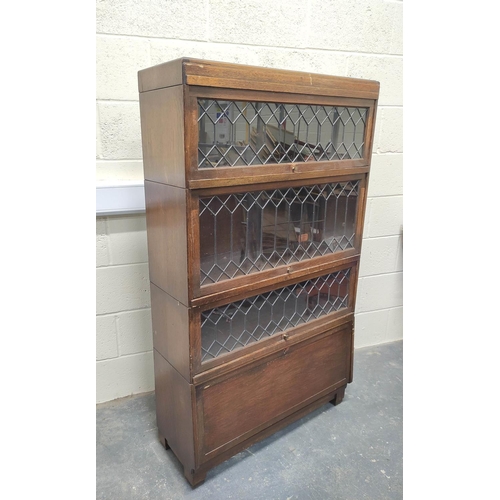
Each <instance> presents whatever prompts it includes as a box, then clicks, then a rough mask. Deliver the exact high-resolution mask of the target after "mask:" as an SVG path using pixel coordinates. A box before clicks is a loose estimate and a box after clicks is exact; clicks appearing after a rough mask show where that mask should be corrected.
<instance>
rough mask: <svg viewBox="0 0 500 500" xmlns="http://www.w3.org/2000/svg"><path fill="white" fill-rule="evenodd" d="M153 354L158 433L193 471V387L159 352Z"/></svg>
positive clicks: (186, 466) (154, 351)
mask: <svg viewBox="0 0 500 500" xmlns="http://www.w3.org/2000/svg"><path fill="white" fill-rule="evenodd" d="M153 354H154V366H155V396H156V397H155V399H156V420H157V424H158V432H159V434H160V436H162V437H163V438H164V439H165V440H166V442H167V443H168V446H169V447H170V448H171V449H172V451H173V452H174V453H175V455H176V456H177V458H178V459H179V460H180V461H181V463H182V464H183V465H184V468H185V469H189V470H190V469H192V468H195V452H194V423H193V412H192V400H193V394H192V392H193V386H192V385H190V384H189V383H188V382H187V381H186V380H185V379H184V378H183V377H182V375H181V374H180V373H179V372H177V370H176V369H175V368H173V367H172V365H171V364H170V363H169V362H168V361H167V360H166V359H165V358H164V357H163V356H162V355H161V354H159V353H158V351H156V350H153ZM164 446H165V444H164Z"/></svg>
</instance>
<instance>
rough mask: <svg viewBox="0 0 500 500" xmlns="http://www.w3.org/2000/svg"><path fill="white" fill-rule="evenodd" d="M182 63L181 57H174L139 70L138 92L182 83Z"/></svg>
mask: <svg viewBox="0 0 500 500" xmlns="http://www.w3.org/2000/svg"><path fill="white" fill-rule="evenodd" d="M182 65H183V59H175V60H173V61H168V62H164V63H162V64H157V65H156V66H152V67H151V68H146V69H142V70H140V71H139V72H138V73H137V76H138V81H139V92H147V91H149V90H155V89H161V88H163V87H172V86H173V85H180V84H182Z"/></svg>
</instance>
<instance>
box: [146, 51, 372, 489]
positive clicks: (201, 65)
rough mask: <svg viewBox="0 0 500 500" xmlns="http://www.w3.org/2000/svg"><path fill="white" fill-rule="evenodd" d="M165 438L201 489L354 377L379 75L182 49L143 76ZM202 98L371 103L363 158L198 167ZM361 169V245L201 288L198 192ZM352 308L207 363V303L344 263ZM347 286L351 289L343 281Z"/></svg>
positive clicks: (297, 181)
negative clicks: (205, 56)
mask: <svg viewBox="0 0 500 500" xmlns="http://www.w3.org/2000/svg"><path fill="white" fill-rule="evenodd" d="M138 78H139V91H140V96H139V100H140V111H141V132H142V145H143V159H144V176H145V194H146V220H147V230H148V252H149V268H150V281H151V312H152V320H153V346H154V362H155V391H156V404H157V424H158V433H159V440H160V442H161V443H162V445H163V446H164V447H165V448H170V449H172V451H173V452H174V453H175V455H176V456H177V458H178V459H179V460H180V462H181V463H182V465H183V467H184V475H185V477H186V478H187V480H188V481H189V482H190V484H191V485H192V486H196V485H198V484H201V483H202V482H203V480H204V479H205V475H206V473H207V471H208V470H209V469H210V468H212V467H214V466H215V465H217V464H218V463H220V462H222V461H224V460H226V459H227V458H229V457H230V456H232V455H234V454H235V453H238V452H239V451H241V450H242V449H244V448H246V447H248V446H250V445H251V444H253V443H254V442H257V441H259V440H260V439H263V438H265V437H267V436H269V435H271V434H272V433H273V432H275V431H276V430H278V429H280V428H282V427H284V426H285V425H288V424H289V423H290V422H293V421H295V420H297V419H299V418H301V417H302V416H304V415H306V414H307V413H309V412H310V411H312V410H314V409H316V408H317V407H319V406H321V405H323V404H326V403H328V402H331V403H332V404H333V405H337V404H339V403H340V402H341V401H342V398H343V396H344V392H345V389H346V386H347V384H348V383H349V382H351V381H352V379H353V361H354V328H353V325H354V311H355V305H356V293H357V281H358V273H359V259H360V254H361V245H362V233H363V224H364V218H365V211H366V203H367V189H368V175H369V171H370V161H371V155H372V151H373V137H374V127H375V118H376V109H377V99H378V93H379V83H378V82H374V81H368V80H360V79H352V78H345V77H332V76H328V75H316V74H311V73H299V72H294V71H288V70H274V69H269V68H257V67H252V66H243V65H234V64H229V63H217V62H213V61H202V60H197V59H191V58H182V59H177V60H175V61H170V62H168V63H164V64H160V65H158V66H154V67H152V68H148V69H145V70H142V71H140V72H139V74H138ZM198 98H209V99H210V98H211V99H225V100H240V101H252V102H253V101H258V102H279V103H296V104H320V105H328V106H332V105H334V106H351V107H364V108H367V109H368V113H367V120H366V125H365V138H364V153H363V158H360V159H355V160H335V161H319V162H318V161H314V162H313V161H310V162H306V163H300V162H296V163H288V164H269V165H260V166H259V165H257V166H246V167H245V166H243V167H220V168H211V169H198V101H197V99H198ZM348 180H358V181H359V182H360V190H359V194H358V210H357V214H356V222H355V238H354V248H352V249H349V250H344V251H340V252H338V253H334V254H329V255H325V256H322V257H318V258H313V259H310V260H304V261H302V262H295V263H292V264H290V265H288V266H280V267H276V268H274V269H268V270H264V271H260V272H256V273H253V274H250V275H246V276H240V277H238V278H234V279H231V280H225V281H224V280H223V281H219V282H217V283H213V284H209V285H205V286H202V287H200V238H201V237H202V236H203V234H204V233H203V232H202V231H200V220H199V212H198V211H199V201H198V200H199V197H200V196H215V195H223V194H228V193H236V192H250V191H260V190H267V189H277V188H284V187H300V186H306V185H313V184H325V183H330V182H339V181H340V182H342V181H348ZM347 268H350V269H351V277H350V287H349V290H348V294H349V301H348V306H347V307H346V308H343V309H340V310H338V311H336V312H334V313H331V314H328V315H325V316H322V317H320V318H317V319H313V320H311V321H309V322H307V323H304V324H301V325H299V326H296V327H294V328H290V329H288V330H287V331H285V332H281V333H276V334H274V335H272V336H270V337H267V338H264V339H262V340H260V341H257V342H253V343H251V344H249V345H248V346H246V347H244V348H241V349H237V350H233V351H231V352H229V353H226V354H223V355H220V356H217V357H216V358H214V359H211V360H209V361H205V362H203V363H202V362H201V313H202V312H203V311H205V310H209V309H212V308H215V307H218V306H220V305H225V304H228V303H230V302H234V301H238V300H242V299H245V298H248V297H252V296H254V295H258V294H261V293H266V292H268V291H271V290H275V289H277V288H281V287H284V286H287V285H289V284H294V283H299V282H301V281H304V280H307V279H311V278H314V277H317V276H321V275H324V274H328V273H330V272H335V271H338V270H342V269H347ZM342 293H344V292H342Z"/></svg>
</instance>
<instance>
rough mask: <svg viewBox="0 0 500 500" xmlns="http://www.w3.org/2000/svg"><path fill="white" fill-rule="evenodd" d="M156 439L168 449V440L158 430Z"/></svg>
mask: <svg viewBox="0 0 500 500" xmlns="http://www.w3.org/2000/svg"><path fill="white" fill-rule="evenodd" d="M158 440H159V441H160V443H161V445H162V446H163V447H164V448H165V449H166V450H170V446H169V445H168V441H167V440H166V439H165V438H164V437H163V436H162V435H161V434H160V433H159V432H158Z"/></svg>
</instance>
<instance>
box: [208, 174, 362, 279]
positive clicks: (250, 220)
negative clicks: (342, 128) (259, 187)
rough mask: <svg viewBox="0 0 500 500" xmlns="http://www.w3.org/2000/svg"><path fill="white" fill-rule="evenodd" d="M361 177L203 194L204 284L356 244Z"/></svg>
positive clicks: (317, 255)
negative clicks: (357, 179)
mask: <svg viewBox="0 0 500 500" xmlns="http://www.w3.org/2000/svg"><path fill="white" fill-rule="evenodd" d="M358 191H359V181H348V182H338V183H331V184H319V185H314V186H303V187H299V188H283V189H275V190H268V191H255V192H250V193H233V194H228V195H219V196H212V197H206V198H200V284H201V285H206V284H209V283H216V282H218V281H222V280H225V279H229V278H234V277H236V276H241V275H246V274H250V273H253V272H258V271H262V270H264V269H271V268H275V267H277V266H282V265H287V264H290V263H292V262H300V261H302V260H305V259H310V258H313V257H319V256H322V255H327V254H331V253H334V252H337V251H341V250H346V249H348V248H353V246H354V236H355V232H356V228H355V224H356V213H357V205H358Z"/></svg>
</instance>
